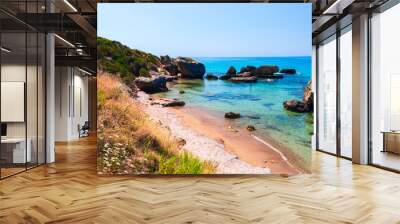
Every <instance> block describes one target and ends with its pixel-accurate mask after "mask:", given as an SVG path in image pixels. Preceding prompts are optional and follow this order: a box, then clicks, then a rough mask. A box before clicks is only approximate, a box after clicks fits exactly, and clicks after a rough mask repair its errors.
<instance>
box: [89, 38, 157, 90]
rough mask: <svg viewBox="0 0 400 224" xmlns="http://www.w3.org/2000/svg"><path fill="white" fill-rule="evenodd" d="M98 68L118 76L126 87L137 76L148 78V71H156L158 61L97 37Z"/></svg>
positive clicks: (152, 56) (154, 57)
mask: <svg viewBox="0 0 400 224" xmlns="http://www.w3.org/2000/svg"><path fill="white" fill-rule="evenodd" d="M97 60H98V61H97V64H98V68H99V69H100V70H102V71H106V72H109V73H112V74H118V75H119V76H120V77H121V79H122V81H124V83H125V84H127V85H128V86H130V85H131V83H132V81H133V80H134V79H135V78H136V77H139V76H144V77H147V76H149V71H150V70H154V71H155V70H157V67H158V66H159V65H160V59H159V58H158V57H157V56H155V55H152V54H149V53H145V52H142V51H139V50H136V49H130V48H129V47H127V46H125V45H123V44H121V43H120V42H118V41H112V40H108V39H106V38H103V37H97Z"/></svg>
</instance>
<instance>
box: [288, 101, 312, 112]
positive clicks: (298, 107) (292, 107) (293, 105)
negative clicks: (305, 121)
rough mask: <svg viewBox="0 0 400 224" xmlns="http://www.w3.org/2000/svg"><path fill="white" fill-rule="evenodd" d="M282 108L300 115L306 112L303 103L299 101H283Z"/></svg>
mask: <svg viewBox="0 0 400 224" xmlns="http://www.w3.org/2000/svg"><path fill="white" fill-rule="evenodd" d="M283 107H284V108H285V109H286V110H288V111H293V112H300V113H304V112H306V109H305V104H304V103H303V101H299V100H289V101H285V102H283Z"/></svg>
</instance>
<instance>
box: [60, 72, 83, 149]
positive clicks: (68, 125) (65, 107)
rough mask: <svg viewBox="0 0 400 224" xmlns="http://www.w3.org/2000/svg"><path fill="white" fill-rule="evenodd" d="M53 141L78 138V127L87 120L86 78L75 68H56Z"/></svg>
mask: <svg viewBox="0 0 400 224" xmlns="http://www.w3.org/2000/svg"><path fill="white" fill-rule="evenodd" d="M55 86H56V91H55V129H56V131H55V140H56V141H70V140H73V139H77V138H79V132H78V125H81V126H82V125H83V124H84V122H85V121H87V120H88V78H87V77H86V76H84V74H83V73H82V72H80V71H79V70H78V69H76V68H72V67H56V82H55Z"/></svg>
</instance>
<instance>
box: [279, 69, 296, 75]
mask: <svg viewBox="0 0 400 224" xmlns="http://www.w3.org/2000/svg"><path fill="white" fill-rule="evenodd" d="M280 73H285V74H290V75H294V74H296V69H294V68H283V69H281V71H280Z"/></svg>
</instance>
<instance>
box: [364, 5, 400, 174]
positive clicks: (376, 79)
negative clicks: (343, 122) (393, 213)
mask: <svg viewBox="0 0 400 224" xmlns="http://www.w3.org/2000/svg"><path fill="white" fill-rule="evenodd" d="M398 21H400V4H398V5H396V6H394V7H392V8H390V9H388V10H387V11H384V12H383V13H381V14H376V15H374V16H373V17H372V19H371V34H372V37H371V39H372V55H371V56H372V73H371V102H370V104H371V111H370V112H371V114H370V116H371V117H370V120H371V130H370V131H371V140H372V152H371V153H372V154H371V155H370V156H371V157H372V158H371V159H372V163H373V164H375V165H379V166H383V167H387V168H390V169H394V170H400V104H399V96H400V67H399V57H398V53H399V52H400V42H399V40H400V33H399V32H398Z"/></svg>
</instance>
